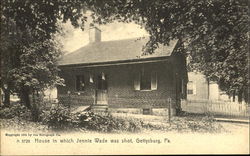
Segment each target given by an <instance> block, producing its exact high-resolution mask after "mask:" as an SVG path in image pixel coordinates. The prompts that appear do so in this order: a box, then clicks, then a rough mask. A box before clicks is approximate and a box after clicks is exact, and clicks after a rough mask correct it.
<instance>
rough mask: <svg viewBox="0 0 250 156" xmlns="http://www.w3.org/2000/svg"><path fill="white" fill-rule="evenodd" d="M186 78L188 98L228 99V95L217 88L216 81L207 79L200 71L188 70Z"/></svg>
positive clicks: (197, 99)
mask: <svg viewBox="0 0 250 156" xmlns="http://www.w3.org/2000/svg"><path fill="white" fill-rule="evenodd" d="M188 80H189V81H188V84H187V99H188V100H193V101H195V100H196V101H199V100H214V101H218V100H220V101H230V99H229V97H228V95H227V94H225V93H224V92H222V91H221V90H220V89H219V85H218V84H217V83H216V82H213V81H209V80H208V79H207V78H206V76H205V75H203V74H202V73H199V72H188Z"/></svg>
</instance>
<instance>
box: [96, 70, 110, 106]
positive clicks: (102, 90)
mask: <svg viewBox="0 0 250 156" xmlns="http://www.w3.org/2000/svg"><path fill="white" fill-rule="evenodd" d="M96 104H97V105H107V104H108V82H107V75H106V74H104V73H101V74H99V75H98V76H97V94H96Z"/></svg>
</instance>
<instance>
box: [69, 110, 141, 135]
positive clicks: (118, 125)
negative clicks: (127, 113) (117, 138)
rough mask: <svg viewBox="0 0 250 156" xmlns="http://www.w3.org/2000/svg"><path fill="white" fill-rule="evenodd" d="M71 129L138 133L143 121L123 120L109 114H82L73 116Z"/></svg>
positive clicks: (89, 112)
mask: <svg viewBox="0 0 250 156" xmlns="http://www.w3.org/2000/svg"><path fill="white" fill-rule="evenodd" d="M70 118H71V127H75V128H76V127H77V128H83V129H87V130H93V131H99V132H118V131H128V132H138V131H140V130H141V129H142V121H140V120H137V119H122V118H117V117H113V116H112V115H111V114H109V113H93V112H91V111H86V112H80V113H76V114H72V115H71V117H70Z"/></svg>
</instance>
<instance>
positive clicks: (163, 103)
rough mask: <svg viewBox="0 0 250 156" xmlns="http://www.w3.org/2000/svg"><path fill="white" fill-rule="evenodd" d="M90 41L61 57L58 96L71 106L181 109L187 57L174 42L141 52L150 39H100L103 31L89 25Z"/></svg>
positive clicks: (161, 112)
mask: <svg viewBox="0 0 250 156" xmlns="http://www.w3.org/2000/svg"><path fill="white" fill-rule="evenodd" d="M89 39H90V40H89V41H90V43H89V44H88V45H86V46H84V47H82V48H80V49H78V50H76V51H75V52H72V53H69V54H67V55H65V56H63V57H62V58H61V59H60V61H59V68H60V69H61V71H60V73H59V74H60V76H61V77H62V78H63V79H64V80H65V86H59V87H58V88H57V89H58V99H59V101H60V100H61V101H63V100H65V99H66V98H70V99H71V102H70V105H71V106H91V109H93V110H97V111H98V110H108V111H111V112H130V113H139V114H153V115H166V114H167V113H168V108H169V99H170V98H171V108H172V109H171V112H172V113H173V114H176V113H178V111H180V110H181V105H180V103H181V99H186V84H187V71H186V60H185V57H184V56H183V55H182V54H181V53H178V52H177V51H176V48H177V47H178V41H177V40H176V41H171V42H170V44H169V45H166V46H159V48H158V49H157V50H156V51H155V53H154V54H152V55H146V56H142V47H143V46H144V45H145V44H146V43H147V41H148V39H135V38H133V39H125V40H115V41H101V31H100V30H99V29H98V28H96V27H92V28H90V31H89Z"/></svg>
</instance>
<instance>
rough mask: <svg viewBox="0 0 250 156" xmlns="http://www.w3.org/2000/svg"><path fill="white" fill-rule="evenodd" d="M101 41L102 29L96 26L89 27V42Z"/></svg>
mask: <svg viewBox="0 0 250 156" xmlns="http://www.w3.org/2000/svg"><path fill="white" fill-rule="evenodd" d="M96 42H101V30H100V29H98V28H97V27H95V26H91V27H90V28H89V43H96Z"/></svg>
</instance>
